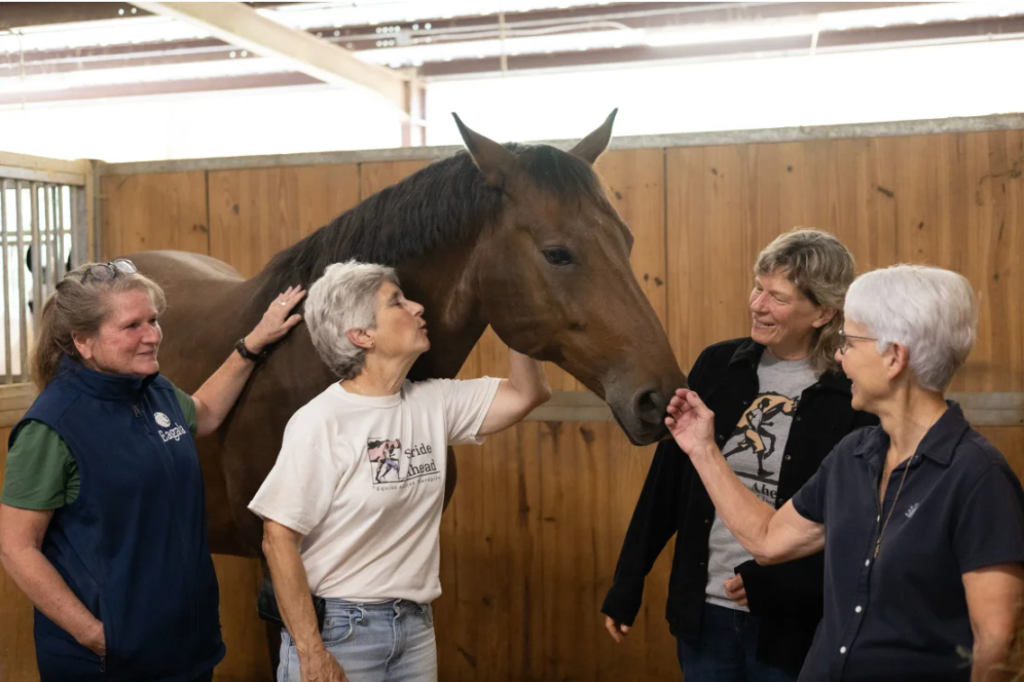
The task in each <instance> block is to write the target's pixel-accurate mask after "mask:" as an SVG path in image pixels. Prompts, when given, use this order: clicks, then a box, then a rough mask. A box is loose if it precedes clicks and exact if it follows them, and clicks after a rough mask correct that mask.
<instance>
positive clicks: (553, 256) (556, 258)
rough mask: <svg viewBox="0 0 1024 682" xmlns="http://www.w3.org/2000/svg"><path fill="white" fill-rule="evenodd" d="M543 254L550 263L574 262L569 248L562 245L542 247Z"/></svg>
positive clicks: (567, 263) (566, 263) (564, 263)
mask: <svg viewBox="0 0 1024 682" xmlns="http://www.w3.org/2000/svg"><path fill="white" fill-rule="evenodd" d="M543 254H544V257H545V258H547V260H548V262H549V263H551V264H552V265H572V264H573V263H574V262H575V261H573V259H572V253H571V252H570V251H569V249H565V248H562V247H555V248H551V249H544V250H543Z"/></svg>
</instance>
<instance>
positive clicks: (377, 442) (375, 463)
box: [366, 438, 438, 487]
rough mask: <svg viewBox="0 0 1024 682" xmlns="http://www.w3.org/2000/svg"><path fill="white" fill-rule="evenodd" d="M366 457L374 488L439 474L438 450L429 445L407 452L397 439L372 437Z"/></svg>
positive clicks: (408, 449) (413, 448) (367, 444)
mask: <svg viewBox="0 0 1024 682" xmlns="http://www.w3.org/2000/svg"><path fill="white" fill-rule="evenodd" d="M366 455H367V458H368V459H369V461H370V473H371V475H372V477H373V485H374V487H378V486H386V485H390V484H392V483H401V482H403V481H410V480H413V479H417V478H422V477H423V476H429V475H431V474H437V473H438V470H437V462H436V461H435V460H434V449H433V447H431V446H430V445H429V444H426V443H420V444H419V445H413V446H412V447H409V448H405V449H403V448H402V441H401V440H399V439H397V438H394V439H390V438H371V439H370V440H368V441H367V442H366Z"/></svg>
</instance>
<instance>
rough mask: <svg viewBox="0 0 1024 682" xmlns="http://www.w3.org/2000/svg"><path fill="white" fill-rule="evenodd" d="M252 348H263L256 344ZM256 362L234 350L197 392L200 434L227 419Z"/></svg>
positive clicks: (253, 349) (196, 400)
mask: <svg viewBox="0 0 1024 682" xmlns="http://www.w3.org/2000/svg"><path fill="white" fill-rule="evenodd" d="M249 350H250V351H252V352H254V353H258V352H259V350H257V349H255V348H249ZM255 366H256V363H254V362H253V361H252V360H246V359H245V358H243V357H242V356H241V355H239V354H238V352H237V351H232V352H231V355H230V356H229V357H228V359H227V360H226V361H225V362H224V364H223V365H221V366H220V367H219V368H218V369H217V371H216V372H214V373H213V375H212V376H211V377H210V378H209V379H207V380H206V381H205V382H203V385H202V386H200V387H199V390H198V391H196V392H195V394H194V395H193V396H192V399H193V400H195V403H196V421H197V422H198V426H199V429H198V433H199V435H200V436H205V435H208V434H210V433H213V432H214V431H216V430H217V428H218V427H219V426H220V425H221V424H222V423H223V422H224V419H225V418H227V416H228V412H230V411H231V408H232V407H233V406H234V404H235V401H236V400H238V396H239V395H241V393H242V389H243V388H245V382H247V381H248V380H249V377H250V376H252V370H253V368H254V367H255Z"/></svg>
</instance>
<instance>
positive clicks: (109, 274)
mask: <svg viewBox="0 0 1024 682" xmlns="http://www.w3.org/2000/svg"><path fill="white" fill-rule="evenodd" d="M138 271H139V269H138V268H137V267H135V263H133V262H131V261H130V260H128V259H127V258H118V259H117V260H112V261H110V262H109V263H96V264H95V265H93V266H92V267H90V268H89V269H88V270H86V271H85V272H83V273H82V284H85V282H86V281H87V280H89V279H92V280H95V281H97V282H109V281H110V280H112V279H114V278H115V277H117V274H118V273H121V274H124V275H133V274H135V273H136V272H138Z"/></svg>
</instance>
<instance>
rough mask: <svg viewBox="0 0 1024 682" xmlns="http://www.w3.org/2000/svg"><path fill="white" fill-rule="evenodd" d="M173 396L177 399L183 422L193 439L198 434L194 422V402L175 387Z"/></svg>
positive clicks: (196, 422) (197, 424) (197, 423)
mask: <svg viewBox="0 0 1024 682" xmlns="http://www.w3.org/2000/svg"><path fill="white" fill-rule="evenodd" d="M174 395H175V397H176V398H177V399H178V405H180V406H181V411H182V412H184V413H185V421H186V422H187V423H188V430H189V433H191V434H192V437H193V438H195V437H196V433H198V432H199V422H198V421H196V401H194V400H192V396H190V395H189V394H188V393H185V391H183V390H181V389H180V388H178V387H177V386H175V387H174Z"/></svg>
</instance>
